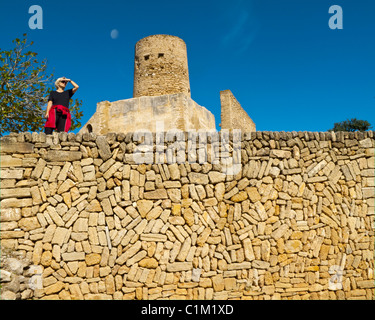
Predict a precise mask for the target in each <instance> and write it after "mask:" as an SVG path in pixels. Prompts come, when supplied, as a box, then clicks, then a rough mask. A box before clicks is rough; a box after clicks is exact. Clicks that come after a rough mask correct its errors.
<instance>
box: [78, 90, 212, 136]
mask: <svg viewBox="0 0 375 320" xmlns="http://www.w3.org/2000/svg"><path fill="white" fill-rule="evenodd" d="M215 128H216V125H215V117H214V115H213V114H212V113H211V112H210V111H209V110H208V109H206V108H205V107H202V106H200V105H199V104H197V103H196V102H195V101H194V100H193V99H191V98H190V95H187V94H185V93H177V94H168V95H162V96H156V97H139V98H133V99H125V100H119V101H114V102H108V101H103V102H99V103H98V104H97V108H96V112H95V113H94V115H93V116H92V117H91V118H90V120H89V121H88V122H87V123H86V124H85V125H84V126H83V127H82V129H81V130H80V133H85V132H93V133H95V134H97V135H104V134H107V133H109V132H114V131H115V132H122V133H128V132H135V131H137V130H148V131H151V132H156V131H160V130H161V131H163V130H165V131H168V130H172V129H177V130H183V131H187V130H190V129H192V130H199V129H202V130H215Z"/></svg>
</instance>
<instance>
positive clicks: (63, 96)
mask: <svg viewBox="0 0 375 320" xmlns="http://www.w3.org/2000/svg"><path fill="white" fill-rule="evenodd" d="M73 94H74V93H73V89H69V90H65V91H64V92H57V91H51V93H50V94H49V97H48V101H52V105H53V106H55V105H61V106H64V107H66V108H69V100H70V98H71V97H72V96H73Z"/></svg>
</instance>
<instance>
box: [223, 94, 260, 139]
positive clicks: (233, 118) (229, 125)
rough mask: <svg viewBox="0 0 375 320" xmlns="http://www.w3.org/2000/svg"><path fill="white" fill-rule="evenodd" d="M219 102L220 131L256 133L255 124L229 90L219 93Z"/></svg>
mask: <svg viewBox="0 0 375 320" xmlns="http://www.w3.org/2000/svg"><path fill="white" fill-rule="evenodd" d="M220 102H221V128H222V129H240V130H242V131H243V132H254V131H256V129H255V123H254V122H253V120H252V119H251V118H250V117H249V115H248V114H247V113H246V111H245V110H244V109H243V108H242V107H241V104H240V103H239V102H238V101H237V99H236V98H235V96H234V95H233V93H232V92H231V91H230V90H224V91H220Z"/></svg>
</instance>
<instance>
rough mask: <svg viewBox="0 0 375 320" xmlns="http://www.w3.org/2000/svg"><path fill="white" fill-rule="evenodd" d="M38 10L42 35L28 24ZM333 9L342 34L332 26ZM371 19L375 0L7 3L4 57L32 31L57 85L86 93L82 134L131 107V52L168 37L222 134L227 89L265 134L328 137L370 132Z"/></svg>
mask: <svg viewBox="0 0 375 320" xmlns="http://www.w3.org/2000/svg"><path fill="white" fill-rule="evenodd" d="M31 5H39V6H41V8H42V9H43V29H42V30H37V29H35V30H31V29H30V28H29V26H28V22H29V18H30V17H31V16H32V14H29V13H28V11H29V7H30V6H31ZM332 5H340V6H341V7H342V9H343V29H342V30H338V29H336V30H331V29H330V28H329V26H328V20H329V18H330V17H331V16H332V14H329V13H328V9H329V7H330V6H332ZM374 16H375V1H373V0H356V1H353V0H282V1H281V0H230V1H229V0H189V1H186V0H180V1H176V0H174V1H171V0H158V1H155V0H154V1H150V0H142V1H139V0H122V1H120V0H106V1H97V0H90V1H88V0H75V1H71V0H65V1H50V0H48V1H47V0H33V1H29V0H13V1H4V0H3V1H2V2H1V4H0V30H1V33H0V48H1V49H10V48H12V45H13V44H12V43H11V40H13V39H15V38H17V37H22V34H23V33H27V34H28V40H29V41H34V45H33V46H32V47H31V50H33V51H35V52H37V53H38V57H39V59H40V60H41V59H43V58H46V59H47V60H48V65H49V70H50V71H51V72H54V74H55V76H56V78H57V77H60V76H66V77H69V78H71V79H73V80H74V81H75V82H77V83H78V84H79V86H80V89H79V90H78V91H77V93H76V95H75V97H76V98H78V99H80V100H82V101H83V108H82V109H83V112H84V117H83V120H82V123H83V124H84V123H85V122H86V121H87V120H88V119H89V118H90V117H91V116H92V114H93V113H94V112H95V110H96V103H97V102H100V101H104V100H108V101H116V100H121V99H128V98H132V94H133V68H134V66H133V61H134V46H135V44H136V42H137V41H138V40H140V39H141V38H144V37H146V36H149V35H152V34H171V35H175V36H178V37H180V38H182V39H183V40H184V41H185V42H186V44H187V50H188V63H189V74H190V86H191V94H192V98H193V99H194V100H195V101H196V102H197V103H198V104H200V105H202V106H205V107H206V108H207V109H209V110H210V111H211V112H213V114H214V115H215V118H216V123H217V128H218V129H219V126H218V125H219V123H220V93H219V92H220V91H221V90H226V89H230V90H231V91H232V92H233V94H234V95H235V97H236V98H237V100H238V101H239V102H240V103H241V105H242V107H243V108H244V109H245V110H246V111H247V113H248V114H249V116H250V117H251V118H252V119H253V120H254V122H255V123H256V126H257V130H259V131H326V130H328V129H330V128H332V127H333V123H334V122H339V121H342V120H346V119H348V118H354V117H355V118H357V119H362V120H368V121H369V122H370V123H371V124H372V125H373V127H374V128H375V111H374V110H375V19H374ZM115 29H116V30H117V31H118V36H117V37H116V38H112V37H111V31H112V30H115Z"/></svg>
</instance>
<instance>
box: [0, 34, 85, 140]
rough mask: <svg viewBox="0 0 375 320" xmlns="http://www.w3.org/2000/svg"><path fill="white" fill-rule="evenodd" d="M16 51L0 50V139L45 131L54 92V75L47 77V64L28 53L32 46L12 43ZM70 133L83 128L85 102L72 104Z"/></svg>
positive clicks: (24, 37) (21, 42)
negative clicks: (46, 115)
mask: <svg viewBox="0 0 375 320" xmlns="http://www.w3.org/2000/svg"><path fill="white" fill-rule="evenodd" d="M12 42H13V43H14V44H15V48H14V49H12V50H9V51H7V50H2V49H1V48H0V136H2V135H3V134H4V133H7V132H25V131H43V128H44V124H45V121H46V119H45V118H44V115H45V110H46V105H47V102H48V101H47V99H48V96H49V93H50V91H52V90H55V87H54V85H53V80H52V79H54V75H53V74H49V73H47V61H46V60H43V61H41V62H39V61H38V60H37V58H36V56H37V53H35V52H32V51H28V48H29V47H30V46H31V45H32V44H33V42H30V43H27V37H26V34H23V39H22V40H20V39H18V38H17V39H15V40H13V41H12ZM70 105H71V107H70V111H71V114H72V127H71V130H74V129H76V128H79V127H80V126H81V123H80V119H81V118H82V116H83V114H82V112H81V111H80V106H81V105H82V101H79V100H77V99H75V100H74V101H71V104H70Z"/></svg>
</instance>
